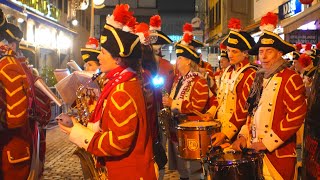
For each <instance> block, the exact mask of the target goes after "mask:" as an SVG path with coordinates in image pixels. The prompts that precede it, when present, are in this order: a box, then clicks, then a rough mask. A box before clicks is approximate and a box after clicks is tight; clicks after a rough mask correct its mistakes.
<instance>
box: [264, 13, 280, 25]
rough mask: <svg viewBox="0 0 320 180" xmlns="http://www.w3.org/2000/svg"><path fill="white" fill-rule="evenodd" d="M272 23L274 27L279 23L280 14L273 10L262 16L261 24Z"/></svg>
mask: <svg viewBox="0 0 320 180" xmlns="http://www.w3.org/2000/svg"><path fill="white" fill-rule="evenodd" d="M268 24H271V25H273V26H274V27H276V26H277V24H278V16H277V15H276V14H275V13H273V12H268V13H267V14H266V15H265V16H263V17H262V18H261V22H260V26H263V25H268Z"/></svg>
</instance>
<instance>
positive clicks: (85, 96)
mask: <svg viewBox="0 0 320 180" xmlns="http://www.w3.org/2000/svg"><path fill="white" fill-rule="evenodd" d="M101 74H102V73H97V74H94V75H93V76H92V78H91V79H90V80H89V81H88V82H87V83H85V84H84V85H82V84H81V85H80V86H79V87H78V89H77V92H76V95H77V99H76V106H75V107H73V110H72V111H76V112H77V113H76V114H75V116H76V119H77V121H78V122H79V123H80V124H82V125H84V126H87V124H88V121H89V119H90V117H91V113H92V112H93V108H94V107H95V103H96V102H97V100H98V96H97V92H95V90H96V89H93V88H89V84H90V83H92V82H93V81H95V80H96V79H97V78H98V77H99V76H100V75H101ZM98 84H99V86H100V88H101V86H102V85H101V84H100V83H99V82H98ZM100 88H99V92H100ZM73 114H74V113H73ZM73 154H75V155H76V156H78V157H79V159H80V164H81V168H82V172H83V176H84V178H85V179H93V180H106V179H107V177H106V169H105V168H104V167H99V168H98V167H96V162H97V160H96V158H95V157H94V156H93V155H92V154H90V153H88V152H87V151H85V150H84V149H83V148H79V147H78V148H77V149H76V150H75V151H74V152H73Z"/></svg>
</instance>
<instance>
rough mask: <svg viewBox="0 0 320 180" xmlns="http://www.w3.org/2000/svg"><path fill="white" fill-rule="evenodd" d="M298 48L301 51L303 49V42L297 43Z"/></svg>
mask: <svg viewBox="0 0 320 180" xmlns="http://www.w3.org/2000/svg"><path fill="white" fill-rule="evenodd" d="M296 49H297V51H300V50H301V49H302V44H301V43H297V44H296Z"/></svg>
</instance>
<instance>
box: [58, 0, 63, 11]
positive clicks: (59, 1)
mask: <svg viewBox="0 0 320 180" xmlns="http://www.w3.org/2000/svg"><path fill="white" fill-rule="evenodd" d="M57 7H58V9H60V10H62V0H58V2H57Z"/></svg>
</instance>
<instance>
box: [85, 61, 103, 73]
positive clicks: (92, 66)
mask: <svg viewBox="0 0 320 180" xmlns="http://www.w3.org/2000/svg"><path fill="white" fill-rule="evenodd" d="M98 68H99V63H98V62H97V61H87V62H86V63H85V64H84V70H85V71H96V70H97V69H98Z"/></svg>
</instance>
